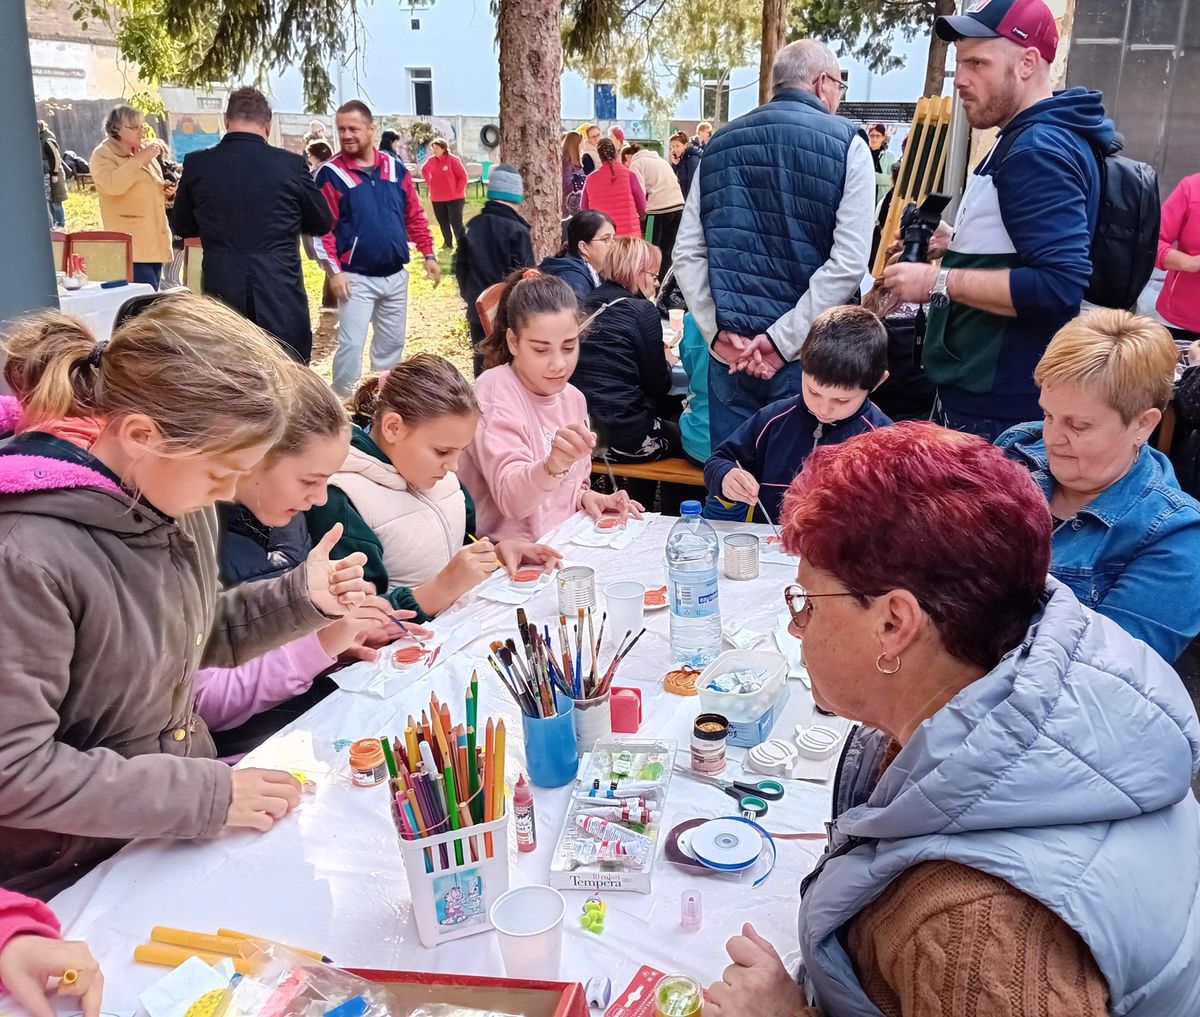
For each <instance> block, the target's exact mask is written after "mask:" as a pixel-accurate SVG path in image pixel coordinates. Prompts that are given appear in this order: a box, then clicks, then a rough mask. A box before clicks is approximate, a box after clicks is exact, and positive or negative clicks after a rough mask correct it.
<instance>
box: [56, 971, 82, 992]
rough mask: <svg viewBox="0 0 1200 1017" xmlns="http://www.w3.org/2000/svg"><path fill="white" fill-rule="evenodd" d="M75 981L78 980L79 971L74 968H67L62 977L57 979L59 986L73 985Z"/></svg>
mask: <svg viewBox="0 0 1200 1017" xmlns="http://www.w3.org/2000/svg"><path fill="white" fill-rule="evenodd" d="M77 981H79V972H78V971H76V970H75V969H74V968H67V970H66V971H64V972H63V973H62V977H61V978H60V979H59V980H58V984H59V987H60V988H61V987H62V986H64V985H74V984H75V983H76V982H77Z"/></svg>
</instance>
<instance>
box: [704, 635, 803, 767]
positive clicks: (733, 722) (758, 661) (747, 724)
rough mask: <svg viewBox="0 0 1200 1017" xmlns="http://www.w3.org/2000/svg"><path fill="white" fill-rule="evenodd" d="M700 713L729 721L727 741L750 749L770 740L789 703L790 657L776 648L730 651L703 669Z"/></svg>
mask: <svg viewBox="0 0 1200 1017" xmlns="http://www.w3.org/2000/svg"><path fill="white" fill-rule="evenodd" d="M696 688H698V689H699V690H700V710H699V712H700V713H719V714H721V716H723V717H725V718H727V719H728V720H729V735H728V738H727V741H728V744H730V745H737V746H740V747H741V748H746V749H750V748H753V747H754V746H755V745H758V744H760V743H761V742H764V741H766V740H767V738H768V736H769V735H770V734H771V728H772V727H774V726H775V721H776V719H777V718H778V717H779V714H780V712H781V711H782V710H783V705H784V703H786V702H787V696H788V689H787V659H786V658H785V657H784V656H783V655H782V654H780V653H776V652H775V651H774V650H729V651H728V652H726V653H722V654H721V656H719V657H718V658H717V659H716V660H714V661H713V662H712V663H711V664H709V665H708V667H706V668H705V669H704V671H703V672H701V674H700V677H699V678H698V679H697V680H696Z"/></svg>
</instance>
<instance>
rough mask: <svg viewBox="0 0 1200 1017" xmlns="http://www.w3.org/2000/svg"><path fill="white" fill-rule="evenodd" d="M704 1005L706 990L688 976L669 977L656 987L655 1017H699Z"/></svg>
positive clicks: (660, 980)
mask: <svg viewBox="0 0 1200 1017" xmlns="http://www.w3.org/2000/svg"><path fill="white" fill-rule="evenodd" d="M703 1005H704V990H703V989H701V987H700V983H699V982H697V981H696V979H694V978H689V977H688V976H687V975H667V976H666V977H664V978H661V979H659V982H658V984H657V985H656V986H655V987H654V1015H655V1017H697V1015H698V1014H699V1013H700V1009H701V1007H702V1006H703Z"/></svg>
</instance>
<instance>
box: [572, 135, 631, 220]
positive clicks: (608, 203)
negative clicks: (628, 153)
mask: <svg viewBox="0 0 1200 1017" xmlns="http://www.w3.org/2000/svg"><path fill="white" fill-rule="evenodd" d="M596 151H597V153H598V154H599V156H600V168H599V169H598V170H596V172H595V173H592V174H590V175H589V176H588V178H587V181H586V182H585V183H584V185H583V198H582V200H581V201H580V203H579V207H580V208H594V209H596V210H597V211H599V212H603V213H604V214H605V215H607V216H608V217H609V218H610V219H611V220H612V221H613V226H614V227H615V228H616V231H617V236H619V237H637V236H641V234H642V222H641V220H642V217H644V216H645V214H646V192H645V191H643V190H642V185H641V182H640V181H639V180H638V178H637V177H635V176H634V175H633V173H632V172H630V170H629V167H628V166H622V165H621V163H620V161H619V160H618V159H617V146H616V145H614V144H613V143H612V142H611V141H609V139H608V138H601V139H600V141H599V143H598V144H597V145H596Z"/></svg>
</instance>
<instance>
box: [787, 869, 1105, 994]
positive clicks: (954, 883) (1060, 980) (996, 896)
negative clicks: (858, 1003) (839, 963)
mask: <svg viewBox="0 0 1200 1017" xmlns="http://www.w3.org/2000/svg"><path fill="white" fill-rule="evenodd" d="M847 931H848V939H847V944H848V947H849V952H850V956H851V958H852V959H853V961H854V967H855V970H856V971H857V973H858V977H859V980H860V982H861V984H862V986H863V988H864V989H865V990H866V993H867V995H868V996H869V997H870V999H871V1002H872V1003H874V1004H875V1006H877V1007H878V1008H879V1010H880V1012H881V1013H883V1015H884V1017H984V1015H986V1017H1106V1015H1107V1014H1108V989H1107V986H1106V985H1105V982H1104V978H1103V977H1102V976H1101V974H1100V971H1099V969H1098V968H1097V967H1096V962H1095V960H1093V959H1092V955H1091V953H1090V952H1089V950H1088V948H1087V947H1086V946H1085V945H1084V943H1083V941H1082V940H1081V939H1080V938H1079V936H1078V934H1077V933H1076V932H1075V931H1074V930H1073V929H1071V928H1070V927H1069V926H1068V925H1067V924H1066V923H1065V922H1064V921H1063V920H1062V919H1061V918H1059V917H1058V916H1057V915H1055V914H1054V913H1053V912H1052V911H1050V910H1049V908H1046V907H1044V906H1043V905H1042V904H1040V903H1038V902H1037V901H1035V900H1033V899H1032V898H1030V897H1027V896H1025V894H1023V893H1021V892H1019V891H1018V890H1016V889H1014V888H1013V887H1012V886H1010V885H1009V884H1008V883H1005V882H1004V881H1003V880H1000V879H997V878H996V877H995V876H991V875H988V874H986V873H983V872H980V871H978V870H977V869H971V868H968V867H967V866H965V865H959V864H957V863H955V862H944V861H938V862H926V863H924V864H922V865H917V866H915V867H914V868H912V869H910V870H909V871H908V872H907V873H905V874H904V875H903V876H901V877H900V878H899V879H897V880H896V881H895V882H894V883H893V884H892V885H891V886H890V887H889V888H888V889H887V891H886V892H885V893H884V894H883V895H882V896H881V897H880V898H879V899H878V900H876V901H874V902H873V903H871V904H870V905H868V906H867V907H866V908H864V909H863V911H862V912H861V913H860V914H859V915H858V917H857V918H855V919H854V920H853V921H852V922H851V923H850V925H849V929H848V930H847ZM810 1013H811V1014H812V1015H813V1017H817V1014H818V1011H816V1010H812V1011H810ZM827 1017H828V1015H827Z"/></svg>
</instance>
